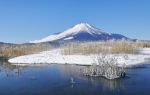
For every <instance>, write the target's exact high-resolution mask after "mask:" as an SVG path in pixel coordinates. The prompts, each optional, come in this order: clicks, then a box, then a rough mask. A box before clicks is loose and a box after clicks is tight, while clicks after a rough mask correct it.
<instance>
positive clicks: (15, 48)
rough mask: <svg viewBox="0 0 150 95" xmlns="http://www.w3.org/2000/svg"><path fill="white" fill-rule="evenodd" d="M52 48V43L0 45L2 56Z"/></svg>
mask: <svg viewBox="0 0 150 95" xmlns="http://www.w3.org/2000/svg"><path fill="white" fill-rule="evenodd" d="M50 48H52V47H51V46H50V45H41V44H33V45H9V46H7V45H6V46H0V57H16V56H21V55H26V54H32V53H36V52H40V51H44V50H48V49H50Z"/></svg>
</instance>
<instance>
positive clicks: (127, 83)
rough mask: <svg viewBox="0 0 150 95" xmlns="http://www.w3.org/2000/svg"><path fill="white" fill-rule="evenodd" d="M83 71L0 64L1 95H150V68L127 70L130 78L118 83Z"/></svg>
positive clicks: (45, 66)
mask: <svg viewBox="0 0 150 95" xmlns="http://www.w3.org/2000/svg"><path fill="white" fill-rule="evenodd" d="M83 68H84V66H79V65H58V64H49V65H48V64H44V65H34V66H33V65H32V66H15V65H11V64H10V63H8V62H6V61H0V95H150V65H145V66H143V67H140V68H134V69H133V68H132V69H126V73H127V76H126V77H125V78H122V79H116V80H107V79H105V78H92V77H86V76H83V74H82V72H80V70H81V69H83ZM72 81H73V82H72Z"/></svg>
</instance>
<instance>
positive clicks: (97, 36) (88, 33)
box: [30, 23, 128, 43]
mask: <svg viewBox="0 0 150 95" xmlns="http://www.w3.org/2000/svg"><path fill="white" fill-rule="evenodd" d="M112 39H114V40H121V39H128V38H127V37H125V36H123V35H120V34H113V33H106V32H103V31H102V30H100V29H98V28H96V27H94V26H91V25H89V24H87V23H80V24H77V25H75V26H74V27H72V28H70V29H68V30H66V31H64V32H61V33H57V34H53V35H50V36H48V37H46V38H43V39H41V40H35V41H31V42H30V43H41V42H53V41H97V40H112Z"/></svg>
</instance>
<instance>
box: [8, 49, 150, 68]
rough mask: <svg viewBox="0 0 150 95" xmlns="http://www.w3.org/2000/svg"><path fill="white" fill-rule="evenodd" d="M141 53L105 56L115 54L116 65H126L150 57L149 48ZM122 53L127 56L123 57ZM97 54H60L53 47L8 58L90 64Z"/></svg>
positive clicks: (19, 62)
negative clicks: (49, 49)
mask: <svg viewBox="0 0 150 95" xmlns="http://www.w3.org/2000/svg"><path fill="white" fill-rule="evenodd" d="M141 53H142V54H117V55H114V54H110V55H107V57H108V58H109V57H113V56H116V57H117V58H118V63H119V64H118V65H119V66H124V63H126V67H131V66H136V65H143V64H142V63H144V62H145V61H146V59H148V58H150V48H148V49H142V50H141ZM124 55H126V56H128V58H127V59H124ZM96 56H98V55H62V54H61V49H54V50H51V51H44V52H40V53H38V54H31V55H25V56H20V57H15V58H12V59H9V60H8V61H9V62H10V63H14V64H25V63H26V64H38V63H48V64H51V63H57V64H78V65H91V64H92V63H94V62H95V60H96V59H94V58H96Z"/></svg>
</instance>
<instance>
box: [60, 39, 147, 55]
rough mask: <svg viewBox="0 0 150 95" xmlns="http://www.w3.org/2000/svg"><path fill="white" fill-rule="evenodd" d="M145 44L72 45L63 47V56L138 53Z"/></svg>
mask: <svg viewBox="0 0 150 95" xmlns="http://www.w3.org/2000/svg"><path fill="white" fill-rule="evenodd" d="M144 46H145V44H144V43H141V44H140V43H139V42H132V41H124V40H123V41H107V42H85V43H70V44H67V45H64V46H63V49H62V54H66V55H70V54H84V55H86V54H99V53H116V54H118V53H129V54H133V53H137V52H138V50H139V48H141V47H144Z"/></svg>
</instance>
